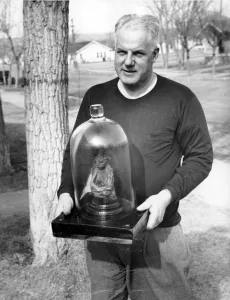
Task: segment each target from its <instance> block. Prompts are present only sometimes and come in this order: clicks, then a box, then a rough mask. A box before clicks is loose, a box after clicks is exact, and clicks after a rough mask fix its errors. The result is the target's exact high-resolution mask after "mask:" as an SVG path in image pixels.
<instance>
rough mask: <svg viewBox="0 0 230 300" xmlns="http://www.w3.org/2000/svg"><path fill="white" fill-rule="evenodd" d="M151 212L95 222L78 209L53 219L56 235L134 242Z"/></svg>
mask: <svg viewBox="0 0 230 300" xmlns="http://www.w3.org/2000/svg"><path fill="white" fill-rule="evenodd" d="M148 215H149V212H148V211H145V212H137V211H135V212H133V213H132V214H131V215H129V216H127V217H125V218H123V219H120V220H116V221H115V220H113V221H107V222H94V221H91V220H87V219H84V218H81V217H80V216H79V214H78V213H77V212H76V211H73V212H72V213H71V215H69V216H64V214H61V215H59V216H58V217H57V218H56V219H54V220H53V221H52V230H53V235H54V236H55V237H60V238H72V239H87V240H91V241H98V242H108V243H118V244H132V243H133V241H134V240H136V239H138V237H139V235H140V234H141V232H142V231H143V230H144V229H145V228H146V224H147V221H148Z"/></svg>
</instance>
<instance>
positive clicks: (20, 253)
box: [0, 64, 230, 300]
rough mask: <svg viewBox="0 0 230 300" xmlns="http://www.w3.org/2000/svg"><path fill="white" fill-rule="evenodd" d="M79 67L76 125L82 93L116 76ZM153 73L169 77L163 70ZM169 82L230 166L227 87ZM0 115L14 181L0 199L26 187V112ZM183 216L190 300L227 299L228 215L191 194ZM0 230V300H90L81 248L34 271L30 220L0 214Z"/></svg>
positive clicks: (73, 80)
mask: <svg viewBox="0 0 230 300" xmlns="http://www.w3.org/2000/svg"><path fill="white" fill-rule="evenodd" d="M84 67H85V69H84V70H82V71H81V74H80V76H79V74H78V72H79V70H74V69H73V70H70V89H69V94H70V96H71V97H73V98H70V101H71V103H70V115H71V118H73V119H74V118H75V115H76V114H77V109H78V107H79V99H81V97H82V96H83V95H84V92H85V90H86V89H87V88H88V87H89V86H91V85H92V84H95V83H97V82H103V81H105V80H109V79H110V78H113V77H114V76H115V73H114V72H113V69H112V68H110V67H109V65H107V66H105V68H104V70H101V69H100V66H99V65H97V66H96V64H95V65H94V69H93V70H91V71H90V68H89V67H90V66H89V65H85V66H84ZM158 71H159V74H160V73H161V72H162V74H163V75H166V74H165V71H163V70H161V69H159V70H158ZM227 75H228V74H227ZM168 76H169V77H171V78H172V79H175V80H177V81H180V82H182V83H184V84H186V85H188V86H189V87H191V89H192V90H193V91H194V92H195V93H196V94H197V96H198V98H199V99H200V101H201V103H202V106H203V108H204V111H205V114H206V118H207V121H208V126H209V129H210V134H211V137H212V141H213V145H214V152H215V158H218V159H220V160H222V161H226V162H229V158H230V130H229V129H230V117H229V112H230V111H229V110H230V102H229V95H230V86H229V81H227V80H223V79H221V78H220V79H219V78H218V77H212V75H211V74H210V73H208V74H204V75H200V74H199V75H193V76H191V77H189V78H188V77H187V76H186V73H181V74H179V75H178V73H176V72H175V73H173V72H168ZM199 76H202V77H199ZM3 110H4V115H5V120H6V130H7V135H8V139H9V143H10V151H11V161H12V164H13V166H14V168H15V174H14V175H13V176H10V177H9V178H5V179H4V180H5V181H3V179H2V178H1V179H0V192H6V191H12V190H18V189H23V188H27V168H26V163H27V159H26V141H25V125H24V111H23V109H21V108H18V107H17V106H15V105H13V104H10V103H3ZM0 197H1V194H0ZM180 212H181V214H182V226H183V228H184V232H185V234H186V237H187V240H188V243H189V247H190V250H191V253H192V261H191V270H190V273H189V280H190V284H191V288H192V291H193V295H194V296H193V299H194V300H195V299H196V300H217V299H220V300H228V299H230V272H229V266H230V213H229V211H227V210H226V209H222V208H216V207H214V206H210V205H208V204H206V203H204V202H202V201H201V200H200V199H199V197H198V196H197V195H195V194H191V195H189V196H188V197H186V198H185V199H184V200H183V201H181V205H180ZM0 228H1V230H0V300H12V299H18V300H24V299H28V300H33V299H34V300H40V299H46V300H52V299H55V300H64V299H76V300H88V299H90V286H89V278H88V274H87V271H86V265H85V257H84V249H83V244H82V242H79V241H71V244H72V247H71V250H70V251H69V253H66V256H65V257H64V258H63V259H62V260H61V261H59V262H58V263H55V264H50V265H47V266H43V267H34V266H32V265H31V262H32V261H33V251H32V245H31V241H30V236H29V215H28V214H27V213H21V214H17V215H12V216H8V217H6V216H4V215H0Z"/></svg>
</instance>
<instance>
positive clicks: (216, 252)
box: [187, 227, 230, 300]
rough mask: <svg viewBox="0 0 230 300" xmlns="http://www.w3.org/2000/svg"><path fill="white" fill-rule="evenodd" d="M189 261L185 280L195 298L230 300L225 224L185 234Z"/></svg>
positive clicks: (229, 243) (228, 237)
mask: <svg viewBox="0 0 230 300" xmlns="http://www.w3.org/2000/svg"><path fill="white" fill-rule="evenodd" d="M187 238H188V241H189V246H190V251H191V256H192V261H191V269H190V273H189V281H190V285H191V289H192V293H193V298H192V299H194V300H195V299H196V300H207V299H208V300H218V299H221V300H227V299H230V273H229V266H230V234H229V228H227V227H212V228H211V229H210V230H208V231H206V232H191V233H189V234H188V235H187Z"/></svg>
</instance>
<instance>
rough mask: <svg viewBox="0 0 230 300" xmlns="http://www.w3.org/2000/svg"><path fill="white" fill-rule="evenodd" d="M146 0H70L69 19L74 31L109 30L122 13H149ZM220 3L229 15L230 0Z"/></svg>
mask: <svg viewBox="0 0 230 300" xmlns="http://www.w3.org/2000/svg"><path fill="white" fill-rule="evenodd" d="M148 1H151V0H70V5H69V8H70V9H69V12H70V14H69V19H70V20H71V19H73V23H74V27H75V28H74V29H75V32H76V33H103V32H111V31H114V25H115V24H116V21H117V20H118V19H119V18H120V17H121V16H122V15H124V14H127V13H151V12H150V10H149V9H148V8H147V7H146V3H147V2H148ZM159 1H160V0H159ZM165 1H167V0H165ZM220 1H221V0H213V4H212V9H217V10H219V7H220ZM222 5H223V12H224V13H225V14H227V15H228V16H229V17H230V1H229V0H222Z"/></svg>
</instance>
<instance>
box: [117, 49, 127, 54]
mask: <svg viewBox="0 0 230 300" xmlns="http://www.w3.org/2000/svg"><path fill="white" fill-rule="evenodd" d="M117 53H118V54H119V55H125V54H126V52H125V51H122V50H118V51H117Z"/></svg>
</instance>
